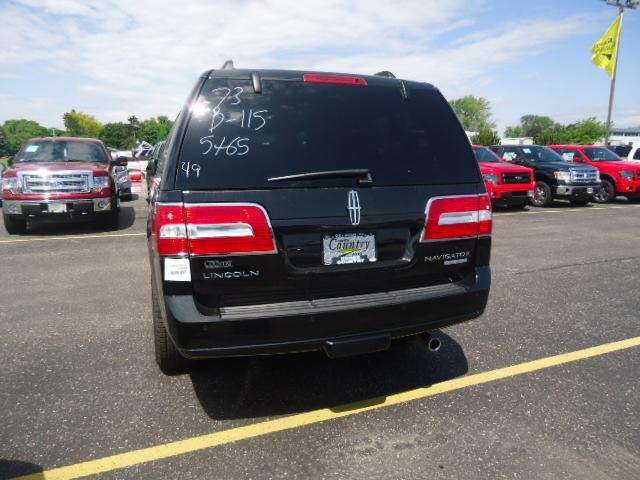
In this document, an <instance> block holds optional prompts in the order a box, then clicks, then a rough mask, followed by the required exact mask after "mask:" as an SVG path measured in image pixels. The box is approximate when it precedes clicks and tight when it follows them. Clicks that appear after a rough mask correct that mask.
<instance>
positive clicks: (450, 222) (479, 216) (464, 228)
mask: <svg viewBox="0 0 640 480" xmlns="http://www.w3.org/2000/svg"><path fill="white" fill-rule="evenodd" d="M425 213H426V219H425V228H424V231H423V233H422V238H421V241H423V242H428V241H430V240H443V239H451V238H468V237H477V236H478V235H491V230H492V228H493V220H492V213H491V201H490V200H489V197H488V196H487V195H473V196H460V197H456V196H452V197H435V198H432V199H431V200H429V203H427V209H426V212H425Z"/></svg>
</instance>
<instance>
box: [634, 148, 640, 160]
mask: <svg viewBox="0 0 640 480" xmlns="http://www.w3.org/2000/svg"><path fill="white" fill-rule="evenodd" d="M633 159H634V160H640V149H637V150H636V153H634V154H633Z"/></svg>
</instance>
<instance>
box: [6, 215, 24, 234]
mask: <svg viewBox="0 0 640 480" xmlns="http://www.w3.org/2000/svg"><path fill="white" fill-rule="evenodd" d="M2 218H3V220H4V228H5V230H6V231H7V233H8V234H9V235H20V234H21V233H26V231H27V220H26V219H24V218H17V217H16V216H14V215H6V214H3V215H2Z"/></svg>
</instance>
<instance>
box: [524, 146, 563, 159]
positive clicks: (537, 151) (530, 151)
mask: <svg viewBox="0 0 640 480" xmlns="http://www.w3.org/2000/svg"><path fill="white" fill-rule="evenodd" d="M522 153H523V154H524V155H525V156H526V157H527V159H529V160H530V161H532V162H541V163H546V162H564V161H565V160H564V158H562V157H561V156H560V155H558V154H557V153H556V152H554V151H553V150H551V149H550V148H547V147H540V146H538V145H530V146H526V147H522Z"/></svg>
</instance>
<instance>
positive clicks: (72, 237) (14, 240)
mask: <svg viewBox="0 0 640 480" xmlns="http://www.w3.org/2000/svg"><path fill="white" fill-rule="evenodd" d="M143 235H146V233H144V232H143V233H113V234H110V233H109V234H106V235H105V234H102V235H77V236H75V235H65V236H63V237H43V238H12V239H11V240H0V243H29V242H50V241H53V240H85V239H87V238H114V237H141V236H143Z"/></svg>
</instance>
